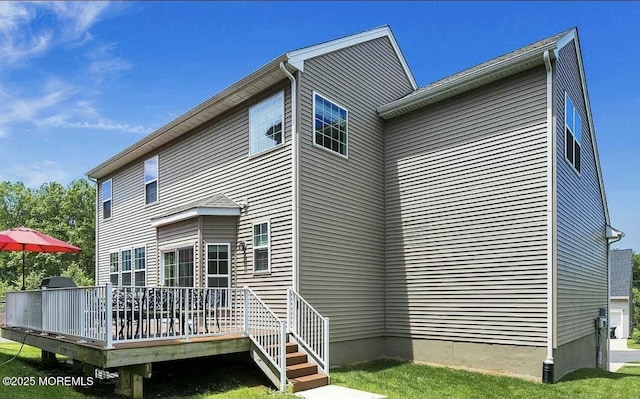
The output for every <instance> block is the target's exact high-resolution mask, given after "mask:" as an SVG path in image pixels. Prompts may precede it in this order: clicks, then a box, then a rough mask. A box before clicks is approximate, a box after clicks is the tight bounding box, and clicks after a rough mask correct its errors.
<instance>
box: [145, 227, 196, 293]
mask: <svg viewBox="0 0 640 399" xmlns="http://www.w3.org/2000/svg"><path fill="white" fill-rule="evenodd" d="M157 237H158V252H157V254H153V253H152V254H150V255H151V256H153V255H156V256H157V259H156V264H157V265H158V268H159V270H158V272H154V273H152V274H150V275H149V276H148V277H147V283H148V284H149V285H164V280H163V278H162V276H163V273H164V270H162V269H161V268H162V252H163V251H166V250H175V249H178V248H193V259H194V265H193V267H194V272H193V273H194V281H196V280H198V278H197V276H198V273H199V271H200V267H199V265H198V262H197V260H198V259H199V258H200V256H201V255H202V249H201V248H200V246H199V245H198V218H192V219H187V220H183V221H180V222H177V223H172V224H169V225H166V226H160V227H158V235H157ZM148 258H149V255H147V259H148ZM195 284H196V286H200V285H199V284H198V282H197V281H196V283H195Z"/></svg>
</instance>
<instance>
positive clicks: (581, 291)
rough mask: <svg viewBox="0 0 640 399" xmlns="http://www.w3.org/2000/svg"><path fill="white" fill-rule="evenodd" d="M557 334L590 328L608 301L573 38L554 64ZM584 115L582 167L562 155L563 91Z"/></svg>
mask: <svg viewBox="0 0 640 399" xmlns="http://www.w3.org/2000/svg"><path fill="white" fill-rule="evenodd" d="M556 71H557V77H556V81H555V87H556V92H555V113H556V127H557V130H556V179H557V182H556V184H557V189H556V196H557V210H556V215H557V260H556V262H557V282H556V285H557V288H556V292H557V298H556V302H557V305H556V306H557V312H556V325H557V330H556V334H557V339H556V341H555V343H556V345H563V344H565V343H568V342H571V341H573V340H575V339H578V338H581V337H583V336H585V335H588V334H593V333H594V327H593V320H594V319H595V318H596V316H598V309H599V308H606V307H607V241H606V237H605V235H606V233H605V216H604V207H603V204H602V197H601V195H600V187H599V182H598V175H597V171H596V166H595V158H594V151H593V147H592V144H591V134H592V132H590V131H589V123H588V120H587V112H586V107H585V103H584V97H583V93H582V85H581V81H580V74H579V70H578V61H577V56H576V51H575V46H574V44H573V42H571V43H569V44H568V45H567V46H565V47H564V48H562V49H561V50H560V52H559V55H558V60H557V65H556ZM565 91H566V92H567V93H568V94H569V96H570V97H571V99H572V102H573V104H574V106H575V107H576V109H577V110H578V112H579V114H580V116H581V118H582V146H581V153H582V158H581V159H582V165H581V166H582V167H581V169H582V171H581V173H580V175H578V174H577V173H576V172H575V170H574V169H573V166H571V165H570V164H569V163H568V162H567V161H566V160H565V158H564V148H565V143H564V138H565V137H564V93H565Z"/></svg>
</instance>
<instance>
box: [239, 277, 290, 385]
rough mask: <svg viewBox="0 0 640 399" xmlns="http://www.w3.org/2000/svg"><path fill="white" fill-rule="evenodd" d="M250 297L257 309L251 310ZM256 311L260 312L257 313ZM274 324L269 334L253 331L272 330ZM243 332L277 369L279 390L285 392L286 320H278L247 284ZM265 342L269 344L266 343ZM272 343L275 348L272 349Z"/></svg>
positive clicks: (245, 288)
mask: <svg viewBox="0 0 640 399" xmlns="http://www.w3.org/2000/svg"><path fill="white" fill-rule="evenodd" d="M250 299H254V300H255V302H256V304H257V305H258V308H259V309H257V310H254V311H253V312H252V311H251V309H250V307H251V305H252V304H251V301H250ZM258 312H261V313H262V314H260V315H258ZM252 316H254V318H255V320H253V318H252ZM253 321H257V323H253ZM254 324H257V325H254ZM276 325H277V327H276V328H277V331H274V332H272V333H271V334H267V335H265V334H262V335H256V334H254V331H260V332H262V333H264V332H265V331H270V330H274V327H275V326H276ZM244 332H245V335H246V336H248V337H249V339H251V341H252V342H253V343H254V344H255V346H256V348H258V350H259V351H260V352H261V353H262V354H263V355H264V356H265V357H266V358H267V359H268V360H269V362H271V364H272V365H273V366H274V367H275V368H276V370H279V373H280V391H282V392H285V391H286V390H287V359H286V356H287V353H286V346H287V322H286V321H283V320H280V318H279V317H278V316H276V314H275V313H273V311H272V310H271V309H270V308H269V307H268V306H267V305H266V304H265V303H264V302H263V301H262V300H261V299H260V297H258V296H257V295H256V293H255V292H253V291H252V290H251V288H249V287H247V286H245V287H244ZM274 341H275V342H274ZM267 342H268V343H270V344H271V345H269V344H267ZM274 343H275V347H276V350H274Z"/></svg>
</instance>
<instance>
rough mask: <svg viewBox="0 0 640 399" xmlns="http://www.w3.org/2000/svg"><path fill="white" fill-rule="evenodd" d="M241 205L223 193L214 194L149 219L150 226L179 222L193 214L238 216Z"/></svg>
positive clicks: (193, 215)
mask: <svg viewBox="0 0 640 399" xmlns="http://www.w3.org/2000/svg"><path fill="white" fill-rule="evenodd" d="M240 210H241V206H240V205H238V204H237V203H236V202H234V201H232V200H230V199H229V197H227V196H226V195H224V194H220V193H219V194H215V195H213V196H211V197H209V198H205V199H202V200H199V201H195V202H191V203H189V204H186V205H182V206H179V207H176V208H173V209H171V210H170V211H168V212H167V213H165V214H164V215H161V216H157V217H154V218H152V219H151V226H153V227H158V226H164V225H165V224H169V223H175V222H179V221H181V220H186V219H190V218H192V217H195V216H238V215H240Z"/></svg>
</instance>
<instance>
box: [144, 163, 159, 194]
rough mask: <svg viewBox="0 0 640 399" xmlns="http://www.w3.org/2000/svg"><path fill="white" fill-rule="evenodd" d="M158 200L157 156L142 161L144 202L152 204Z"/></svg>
mask: <svg viewBox="0 0 640 399" xmlns="http://www.w3.org/2000/svg"><path fill="white" fill-rule="evenodd" d="M157 201H158V156H157V155H156V156H155V157H153V158H150V159H147V160H146V161H144V202H145V204H147V205H149V204H153V203H155V202H157Z"/></svg>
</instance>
